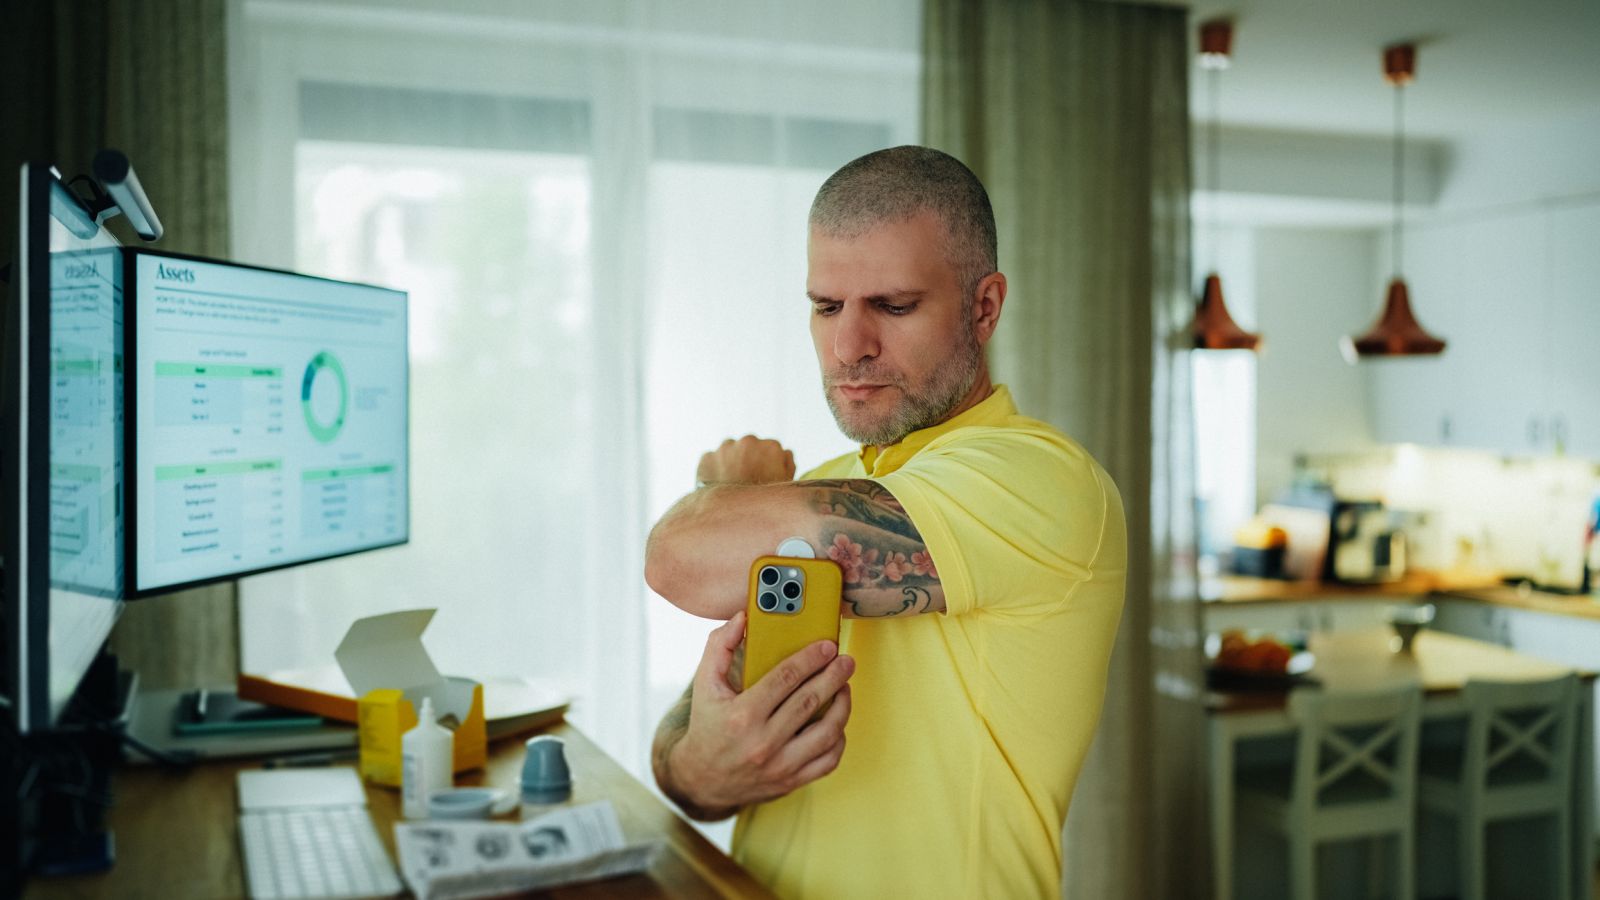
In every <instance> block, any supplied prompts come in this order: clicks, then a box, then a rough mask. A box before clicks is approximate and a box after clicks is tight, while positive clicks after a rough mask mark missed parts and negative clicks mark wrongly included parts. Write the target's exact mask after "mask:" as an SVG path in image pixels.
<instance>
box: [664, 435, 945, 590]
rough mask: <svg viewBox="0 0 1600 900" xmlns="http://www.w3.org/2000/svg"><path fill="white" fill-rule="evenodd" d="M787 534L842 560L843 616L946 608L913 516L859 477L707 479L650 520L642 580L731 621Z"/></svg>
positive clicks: (868, 480)
mask: <svg viewBox="0 0 1600 900" xmlns="http://www.w3.org/2000/svg"><path fill="white" fill-rule="evenodd" d="M765 443H769V444H770V443H773V442H765ZM774 446H775V445H774ZM726 447H727V445H726V444H724V448H726ZM718 452H721V451H718ZM709 455H710V454H708V456H709ZM790 537H800V538H804V539H805V540H806V541H807V542H809V543H810V544H811V546H812V547H813V548H814V549H815V550H816V551H817V555H818V556H819V557H826V558H829V559H832V560H833V561H834V562H836V563H838V564H839V567H840V568H841V569H842V570H843V573H844V605H843V609H844V614H845V615H847V616H855V617H861V618H866V617H879V616H897V615H911V614H914V613H923V612H935V611H943V610H944V608H945V597H944V586H943V585H942V584H941V583H940V581H939V572H938V569H937V568H935V566H934V562H933V559H932V558H931V556H930V555H929V553H928V547H927V544H926V543H925V542H924V541H923V539H922V535H921V534H920V533H919V532H918V531H917V529H916V526H914V525H913V524H912V523H911V517H910V516H908V515H907V514H906V511H905V508H904V507H902V506H901V505H900V502H899V501H898V500H896V499H895V498H894V495H893V494H891V493H889V491H888V490H887V489H885V488H884V487H883V486H882V485H880V484H878V483H877V482H875V481H872V480H870V479H865V478H858V479H838V480H822V481H793V482H770V483H765V484H752V483H742V484H741V483H720V484H710V485H707V486H706V487H703V488H701V489H700V490H697V491H695V492H694V493H692V494H690V495H688V496H687V497H684V498H683V499H682V500H680V501H678V503H677V504H676V505H675V506H673V507H672V509H670V510H668V512H667V514H666V515H664V516H662V517H661V521H659V522H657V523H656V526H655V528H654V529H653V530H652V531H651V533H650V541H649V544H648V545H647V546H646V548H645V580H646V581H648V582H649V583H650V587H651V588H652V589H654V590H655V592H656V593H658V594H660V595H662V596H663V597H666V598H667V599H668V600H670V601H671V602H672V603H673V604H674V605H676V606H678V607H679V608H681V609H683V610H686V611H688V612H691V613H694V614H695V615H697V616H704V617H706V618H711V619H728V618H732V617H733V615H734V614H735V613H737V612H738V611H739V610H741V609H744V607H745V600H746V596H745V594H746V590H747V584H748V576H749V571H750V563H751V562H752V561H753V560H755V559H756V557H758V556H763V555H766V554H770V553H772V552H774V550H775V549H776V548H777V546H778V544H779V543H780V542H782V541H783V540H784V539H786V538H790Z"/></svg>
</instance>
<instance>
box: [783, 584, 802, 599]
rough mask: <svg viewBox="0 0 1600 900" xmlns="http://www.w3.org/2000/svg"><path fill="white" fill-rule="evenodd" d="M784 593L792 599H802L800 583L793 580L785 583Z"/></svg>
mask: <svg viewBox="0 0 1600 900" xmlns="http://www.w3.org/2000/svg"><path fill="white" fill-rule="evenodd" d="M783 595H784V596H785V597H788V598H789V599H790V600H798V599H800V585H799V584H798V583H797V582H793V581H790V582H788V583H786V584H784V586H783Z"/></svg>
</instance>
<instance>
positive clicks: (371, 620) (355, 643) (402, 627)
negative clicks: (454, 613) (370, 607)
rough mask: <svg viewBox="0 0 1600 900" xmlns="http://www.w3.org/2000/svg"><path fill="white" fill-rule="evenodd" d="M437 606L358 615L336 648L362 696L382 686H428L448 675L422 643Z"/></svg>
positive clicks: (345, 675)
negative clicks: (443, 673) (441, 669)
mask: <svg viewBox="0 0 1600 900" xmlns="http://www.w3.org/2000/svg"><path fill="white" fill-rule="evenodd" d="M437 611H438V610H434V609H406V610H401V611H399V612H391V613H383V614H381V615H376V616H367V617H366V618H364V619H357V620H356V621H355V622H354V623H353V624H351V626H350V630H349V631H347V632H345V635H344V640H342V641H340V642H339V649H337V650H335V651H334V652H333V657H334V659H337V660H338V661H339V668H340V669H342V670H343V671H344V677H345V678H348V679H349V680H350V686H351V687H352V688H355V692H356V696H357V697H360V696H362V695H364V694H366V693H367V692H368V691H372V690H377V689H379V688H399V689H400V690H402V691H405V690H409V689H412V688H426V687H431V686H434V685H437V684H439V683H440V682H442V681H443V680H444V679H443V678H442V677H440V675H439V669H438V668H437V667H436V666H434V664H433V659H432V658H431V657H429V656H428V651H427V650H426V649H425V648H423V646H422V632H423V631H425V630H427V628H428V623H429V622H431V621H432V620H433V614H434V613H435V612H437Z"/></svg>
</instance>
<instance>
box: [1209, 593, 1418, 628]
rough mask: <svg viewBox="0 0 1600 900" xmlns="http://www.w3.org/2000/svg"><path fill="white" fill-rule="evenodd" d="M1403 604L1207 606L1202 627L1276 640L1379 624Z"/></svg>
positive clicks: (1393, 601) (1343, 602) (1333, 602)
mask: <svg viewBox="0 0 1600 900" xmlns="http://www.w3.org/2000/svg"><path fill="white" fill-rule="evenodd" d="M1419 599H1420V598H1419ZM1406 602H1408V600H1407V599H1406V598H1399V597H1391V598H1387V599H1385V600H1382V601H1370V600H1328V601H1324V602H1320V603H1319V602H1306V601H1299V602H1294V603H1238V604H1234V603H1207V604H1205V606H1204V614H1205V627H1206V630H1207V631H1216V632H1221V631H1226V630H1228V629H1229V628H1241V629H1244V630H1245V631H1259V632H1262V633H1265V634H1271V635H1276V636H1278V637H1288V636H1291V635H1296V634H1300V635H1305V634H1310V633H1311V632H1314V631H1354V630H1356V629H1360V628H1371V627H1373V626H1374V625H1382V624H1383V623H1384V621H1385V620H1384V616H1385V613H1387V611H1388V609H1389V607H1391V606H1394V605H1395V604H1397V603H1400V604H1403V603H1406Z"/></svg>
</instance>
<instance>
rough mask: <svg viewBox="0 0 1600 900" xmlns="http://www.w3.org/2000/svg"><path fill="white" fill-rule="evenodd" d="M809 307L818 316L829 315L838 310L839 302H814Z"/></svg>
mask: <svg viewBox="0 0 1600 900" xmlns="http://www.w3.org/2000/svg"><path fill="white" fill-rule="evenodd" d="M811 308H812V310H813V311H814V312H815V313H816V314H817V315H819V316H831V315H833V314H834V313H836V312H838V311H839V304H837V303H817V304H814V305H813V306H812V307H811Z"/></svg>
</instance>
